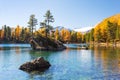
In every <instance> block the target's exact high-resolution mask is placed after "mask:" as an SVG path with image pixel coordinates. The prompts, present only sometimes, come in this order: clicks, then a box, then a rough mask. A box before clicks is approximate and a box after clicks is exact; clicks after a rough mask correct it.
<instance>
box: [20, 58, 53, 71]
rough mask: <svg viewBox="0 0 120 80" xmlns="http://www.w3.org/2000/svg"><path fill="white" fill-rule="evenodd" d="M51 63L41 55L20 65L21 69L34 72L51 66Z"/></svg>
mask: <svg viewBox="0 0 120 80" xmlns="http://www.w3.org/2000/svg"><path fill="white" fill-rule="evenodd" d="M50 66H51V65H50V63H49V62H48V61H46V60H44V58H43V57H39V58H37V59H35V60H32V61H30V62H26V63H24V64H23V65H21V66H20V68H19V69H20V70H23V71H27V72H32V71H40V72H43V71H45V70H46V69H48V68H49V67H50Z"/></svg>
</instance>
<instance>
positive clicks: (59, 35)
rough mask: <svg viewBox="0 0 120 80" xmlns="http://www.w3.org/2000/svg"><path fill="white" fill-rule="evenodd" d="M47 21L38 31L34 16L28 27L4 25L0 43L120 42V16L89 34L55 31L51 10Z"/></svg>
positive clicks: (110, 19) (44, 21)
mask: <svg viewBox="0 0 120 80" xmlns="http://www.w3.org/2000/svg"><path fill="white" fill-rule="evenodd" d="M44 17H45V19H44V20H43V21H42V22H40V23H39V24H40V28H39V29H38V30H36V25H38V23H37V19H36V18H35V15H34V14H32V15H31V16H30V18H29V21H28V27H20V26H19V25H17V27H16V28H11V27H9V26H6V25H4V26H3V27H2V29H1V30H0V43H4V42H5V43H28V41H29V38H30V37H37V36H39V35H42V36H43V37H46V38H50V39H52V40H59V41H61V42H64V43H66V42H68V43H90V42H98V43H101V42H104V43H105V42H115V41H119V40H120V25H119V24H120V20H119V17H120V15H115V16H113V17H110V18H107V19H105V20H103V21H102V22H101V23H99V24H98V25H97V26H96V27H95V28H93V29H91V30H90V31H88V32H85V33H81V32H75V31H73V30H68V29H65V28H63V29H58V28H57V29H54V28H53V27H52V26H51V25H50V23H53V22H54V21H55V20H54V18H53V15H52V14H51V12H50V10H48V11H47V12H46V14H45V15H44Z"/></svg>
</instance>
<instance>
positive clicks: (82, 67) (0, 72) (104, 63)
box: [0, 44, 120, 80]
mask: <svg viewBox="0 0 120 80" xmlns="http://www.w3.org/2000/svg"><path fill="white" fill-rule="evenodd" d="M67 46H68V47H71V46H72V47H73V46H74V49H66V50H64V51H33V50H32V49H31V47H30V45H29V44H0V80H120V49H119V48H116V49H114V48H92V49H88V50H80V49H78V48H77V46H78V44H69V45H67ZM75 47H76V49H75ZM41 56H42V57H44V58H45V59H46V60H48V61H49V62H50V63H51V65H52V66H51V67H50V68H49V69H48V70H46V71H45V72H41V73H38V72H32V73H27V72H24V71H21V70H19V66H20V65H21V64H23V63H25V62H27V61H31V60H33V59H35V58H37V57H41Z"/></svg>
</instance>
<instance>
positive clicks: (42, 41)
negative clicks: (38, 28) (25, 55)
mask: <svg viewBox="0 0 120 80" xmlns="http://www.w3.org/2000/svg"><path fill="white" fill-rule="evenodd" d="M29 42H30V44H31V47H32V49H33V50H64V49H66V47H65V46H64V45H63V43H61V42H60V41H57V40H52V39H50V38H45V37H43V36H40V35H39V36H37V37H36V38H31V39H30V41H29Z"/></svg>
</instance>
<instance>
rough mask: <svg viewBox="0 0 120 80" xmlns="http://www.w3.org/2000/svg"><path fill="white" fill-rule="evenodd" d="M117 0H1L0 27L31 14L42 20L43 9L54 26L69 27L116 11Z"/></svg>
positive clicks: (24, 20) (94, 21)
mask: <svg viewBox="0 0 120 80" xmlns="http://www.w3.org/2000/svg"><path fill="white" fill-rule="evenodd" d="M119 3H120V1H115V0H109V1H108V0H99V1H98V0H89V2H88V0H74V1H73V0H60V1H56V0H41V1H34V0H19V1H16V0H1V1H0V21H1V22H0V27H2V26H3V25H5V24H6V25H8V26H11V27H15V26H17V25H20V26H24V27H26V26H27V22H28V20H29V16H30V15H31V14H35V15H36V18H37V19H38V26H37V27H39V22H41V21H43V20H44V17H43V16H44V15H45V13H46V11H47V10H50V11H51V13H52V15H53V16H54V18H55V22H54V23H52V24H51V25H53V26H54V27H56V26H64V27H66V28H70V29H75V28H76V29H78V28H81V27H88V26H90V27H91V26H94V25H96V24H97V23H98V22H100V21H102V20H103V19H104V18H106V17H109V16H112V15H115V14H118V13H120V9H119Z"/></svg>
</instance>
